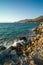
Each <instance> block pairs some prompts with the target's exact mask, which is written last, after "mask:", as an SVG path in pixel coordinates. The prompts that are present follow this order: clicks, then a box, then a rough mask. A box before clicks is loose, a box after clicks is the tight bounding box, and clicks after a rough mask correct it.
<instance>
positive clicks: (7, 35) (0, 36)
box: [0, 22, 39, 45]
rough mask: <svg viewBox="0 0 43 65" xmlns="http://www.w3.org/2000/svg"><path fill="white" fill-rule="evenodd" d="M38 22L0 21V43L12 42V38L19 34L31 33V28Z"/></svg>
mask: <svg viewBox="0 0 43 65" xmlns="http://www.w3.org/2000/svg"><path fill="white" fill-rule="evenodd" d="M38 25H39V22H38V23H0V45H1V44H5V43H6V44H8V43H13V40H14V39H15V38H17V37H19V36H21V35H27V34H32V33H33V32H32V29H33V28H35V27H37V26H38Z"/></svg>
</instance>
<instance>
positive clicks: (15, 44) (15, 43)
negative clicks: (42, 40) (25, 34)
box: [12, 40, 25, 46]
mask: <svg viewBox="0 0 43 65" xmlns="http://www.w3.org/2000/svg"><path fill="white" fill-rule="evenodd" d="M18 43H20V44H21V45H23V44H25V41H24V40H18V41H17V40H15V41H14V43H13V44H12V46H17V44H18Z"/></svg>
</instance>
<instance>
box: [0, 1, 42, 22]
mask: <svg viewBox="0 0 43 65" xmlns="http://www.w3.org/2000/svg"><path fill="white" fill-rule="evenodd" d="M42 15H43V0H0V22H16V21H19V20H22V19H32V18H36V17H38V16H42Z"/></svg>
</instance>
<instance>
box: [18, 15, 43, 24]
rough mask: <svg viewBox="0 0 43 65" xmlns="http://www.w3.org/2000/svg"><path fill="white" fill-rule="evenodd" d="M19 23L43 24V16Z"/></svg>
mask: <svg viewBox="0 0 43 65" xmlns="http://www.w3.org/2000/svg"><path fill="white" fill-rule="evenodd" d="M19 22H23V23H24V22H25V23H28V22H43V16H39V17H37V18H34V19H24V20H20V21H19Z"/></svg>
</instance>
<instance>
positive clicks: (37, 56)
mask: <svg viewBox="0 0 43 65" xmlns="http://www.w3.org/2000/svg"><path fill="white" fill-rule="evenodd" d="M34 31H35V32H37V33H36V35H35V36H30V40H29V42H27V40H26V37H20V38H19V39H20V40H21V41H22V40H24V41H25V42H27V43H25V44H24V43H23V44H24V45H22V44H19V43H21V42H18V44H19V45H16V46H14V45H13V46H11V47H9V48H8V49H7V51H8V52H7V51H6V52H7V53H6V54H5V53H4V54H5V58H7V57H6V55H7V56H9V57H10V58H11V57H13V54H14V55H15V53H16V55H17V57H16V58H15V57H14V58H15V59H16V62H15V61H14V62H12V61H10V60H9V61H10V62H9V63H8V60H7V62H6V61H5V62H4V65H5V64H7V63H8V65H9V64H15V65H16V64H17V65H18V63H19V65H20V64H23V63H24V61H25V63H27V65H28V64H30V65H31V64H32V65H35V64H36V65H37V64H39V65H43V23H41V24H40V25H39V26H38V27H37V28H35V29H34ZM24 41H22V42H24ZM14 58H13V60H15V59H14ZM19 58H20V59H19ZM22 58H23V59H22ZM2 59H3V57H2V58H1V59H0V60H2ZM11 59H12V58H11ZM18 59H19V61H18ZM36 60H37V62H36ZM25 65H26V64H25Z"/></svg>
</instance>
